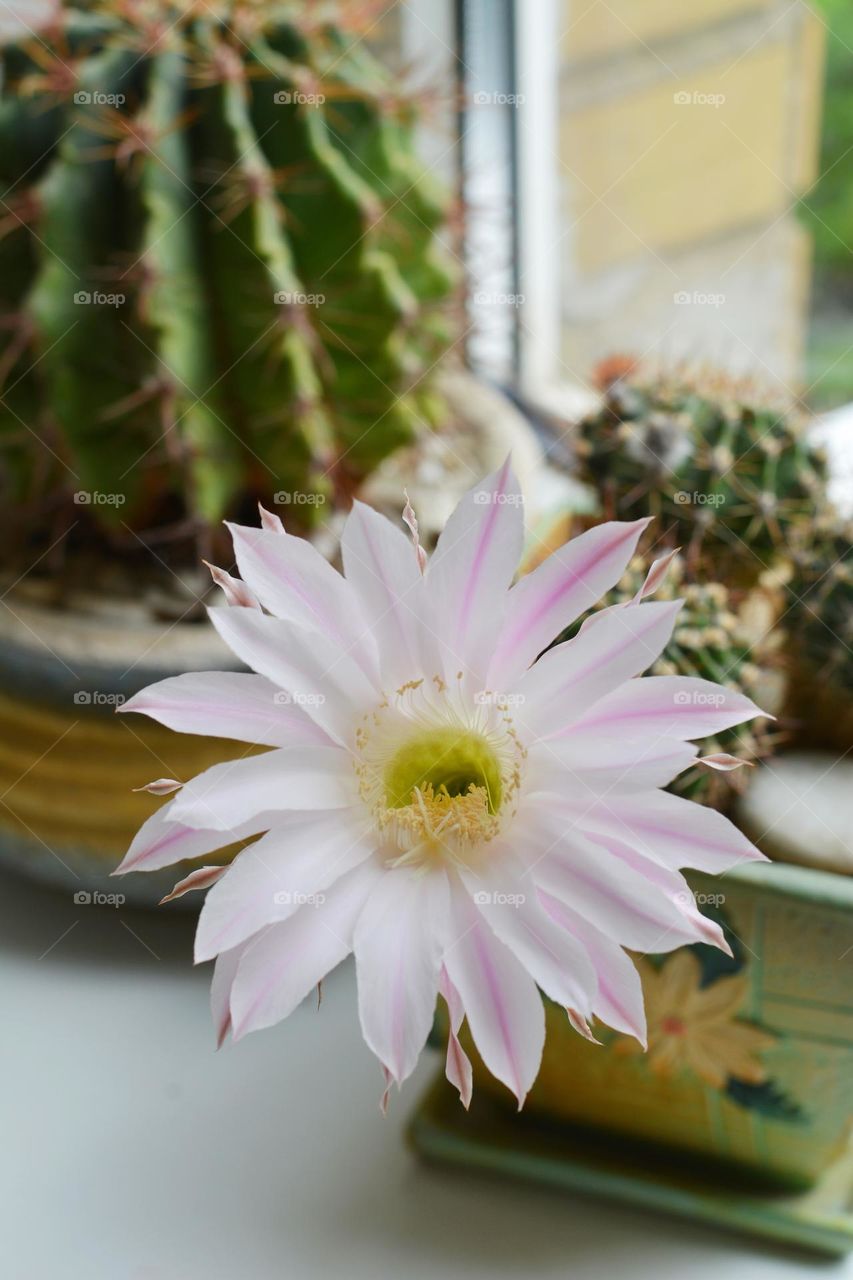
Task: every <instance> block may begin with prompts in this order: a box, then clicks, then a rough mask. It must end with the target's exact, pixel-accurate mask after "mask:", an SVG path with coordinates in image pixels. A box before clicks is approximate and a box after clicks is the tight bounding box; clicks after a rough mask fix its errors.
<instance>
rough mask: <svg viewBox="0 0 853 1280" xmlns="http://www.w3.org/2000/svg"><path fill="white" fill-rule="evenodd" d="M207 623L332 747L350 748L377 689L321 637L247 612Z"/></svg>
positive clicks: (215, 613)
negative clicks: (323, 733) (328, 737)
mask: <svg viewBox="0 0 853 1280" xmlns="http://www.w3.org/2000/svg"><path fill="white" fill-rule="evenodd" d="M208 612H209V614H210V620H211V622H212V623H213V625H214V626H215V627H216V630H217V631H218V632H219V634H220V635H221V636H222V639H223V640H224V641H225V643H226V644H227V645H228V646H229V648H230V649H232V650H233V652H234V653H236V655H237V657H238V658H240V659H241V661H243V662H245V663H246V665H247V666H249V667H252V668H253V669H254V670H255V671H258V672H260V674H261V675H263V676H266V677H267V678H268V679H269V680H272V682H273V683H274V684H276V685H277V686H278V687H279V689H281V690H282V691H283V692H286V693H289V694H290V696H291V699H292V701H293V704H294V705H296V706H297V707H298V708H299V709H300V710H302V711H304V712H305V713H306V715H307V716H309V717H310V719H311V720H313V721H314V722H315V724H318V725H319V726H320V727H321V728H322V729H324V730H325V731H326V733H328V734H329V735H331V737H333V738H334V739H335V741H337V742H340V743H347V744H349V743H350V741H351V738H352V734H353V731H354V726H355V725H356V724H358V722H359V720H360V719H361V717H362V715H364V713H365V712H366V711H367V710H368V708H372V707H374V706H375V705H376V702H377V696H378V692H379V690H378V685H376V684H374V683H372V682H371V681H370V680H369V679H368V678H367V676H366V675H365V674H364V672H363V671H362V670H361V668H360V667H358V666H356V664H355V663H354V662H353V661H352V660H351V659H350V658H348V657H347V656H346V653H344V652H343V651H342V650H341V649H340V648H338V646H337V645H336V644H335V643H334V642H333V641H332V640H329V639H327V638H326V637H325V636H322V635H319V634H318V633H316V632H313V631H306V630H304V628H302V627H297V626H294V625H293V623H290V622H283V621H281V619H279V618H267V617H265V616H264V615H262V614H260V613H255V612H254V611H252V610H248V609H210V610H209V611H208Z"/></svg>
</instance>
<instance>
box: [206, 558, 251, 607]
mask: <svg viewBox="0 0 853 1280" xmlns="http://www.w3.org/2000/svg"><path fill="white" fill-rule="evenodd" d="M203 563H204V564H206V565H207V567H208V569H209V570H210V576H211V578H212V579H213V581H214V582H215V583H216V585H217V587H219V590H220V591H221V592H222V594H223V595H224V596H225V603H226V604H227V605H228V606H229V608H231V609H260V607H261V602H260V600H259V599H258V597H257V596H256V595H255V593H254V591H252V589H251V588H250V587H247V586H246V583H245V582H242V581H241V580H240V579H239V578H234V577H232V575H231V574H230V573H228V572H227V570H225V569H220V568H219V567H218V565H215V564H211V563H210V562H209V561H208V560H205V561H203Z"/></svg>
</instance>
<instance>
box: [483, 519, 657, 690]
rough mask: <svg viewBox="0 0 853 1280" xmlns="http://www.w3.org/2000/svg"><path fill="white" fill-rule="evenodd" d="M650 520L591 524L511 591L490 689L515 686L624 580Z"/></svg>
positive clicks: (491, 667)
mask: <svg viewBox="0 0 853 1280" xmlns="http://www.w3.org/2000/svg"><path fill="white" fill-rule="evenodd" d="M648 523H649V521H648V520H647V519H646V520H634V521H631V522H630V523H624V522H621V521H611V522H609V523H607V524H601V525H597V526H596V527H595V528H594V529H588V530H587V532H586V533H582V534H581V535H580V536H579V537H577V538H573V539H572V540H571V542H567V543H566V545H565V546H563V547H560V548H559V550H557V551H554V552H553V553H552V554H551V555H550V556H549V557H548V559H547V560H545V561H544V562H543V563H542V564H540V565H538V566H537V568H535V569H534V570H533V572H532V573H528V574H527V575H526V576H525V577H523V578H522V579H521V580H520V581H519V582H517V583H516V584H515V586H514V587H512V589H511V590H510V593H509V596H508V597H507V611H506V619H505V621H504V626H503V630H502V632H501V635H500V639H499V641H498V646H497V649H496V650H495V654H494V657H493V658H492V662H491V665H490V667H489V674H488V677H487V683H488V686H489V688H490V689H494V690H503V689H507V688H511V687H512V685H513V684H514V682H515V681H516V680H518V679H519V678H520V676H521V675H522V674H523V673H524V672H525V671H526V670H527V668H528V667H529V666H530V665H531V664H532V663H533V662H535V661H536V659H537V658H538V656H539V654H540V653H542V651H543V650H544V649H546V648H547V647H548V645H549V644H551V642H552V641H553V640H555V639H556V638H557V636H558V635H559V634H560V632H561V631H564V630H565V628H566V627H568V626H570V625H571V624H572V623H573V622H574V621H575V619H576V618H578V617H579V616H580V614H582V613H584V612H585V611H586V610H587V609H591V608H593V606H594V605H596V604H598V602H599V600H600V599H601V598H602V596H603V595H604V594H605V593H606V592H608V591H609V590H610V589H611V587H613V586H615V584H616V583H617V582H618V581H619V579H620V578H621V576H622V574H623V573H624V572H625V569H626V568H627V566H628V563H629V562H630V559H631V557H632V556H633V554H634V552H635V550H636V548H637V543H638V541H639V539H640V535H641V534H642V532H643V530H644V529H645V528H646V526H647V525H648Z"/></svg>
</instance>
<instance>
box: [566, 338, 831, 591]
mask: <svg viewBox="0 0 853 1280" xmlns="http://www.w3.org/2000/svg"><path fill="white" fill-rule="evenodd" d="M600 381H601V383H602V389H603V391H604V403H603V405H602V408H601V409H600V411H599V412H597V413H596V414H594V415H592V416H590V417H588V418H586V419H585V420H583V421H582V422H581V423H580V424H579V425H578V428H577V433H576V446H577V454H578V459H579V465H580V471H581V475H582V478H584V479H585V480H587V481H588V482H589V483H591V484H592V485H593V486H594V487H595V488H596V490H597V491H598V493H599V494H600V496H601V500H602V504H603V507H604V509H605V514H606V515H615V516H618V517H620V518H632V517H636V516H641V515H647V514H649V513H650V512H651V513H652V514H653V515H655V516H656V517H657V522H656V526H655V537H656V538H660V537H661V536H662V535H663V536H667V537H668V538H669V540H670V541H671V542H673V543H677V544H680V545H681V546H683V547H684V548H685V554H686V556H687V558H688V560H689V562H690V563H691V565H695V564H696V563H697V561H698V560H699V559H701V557H702V556H703V555H704V554H706V553H707V556H708V566H707V567H708V571H709V572H710V573H711V574H712V575H713V576H714V577H722V578H723V579H724V580H725V581H727V582H738V583H743V584H749V583H751V582H753V581H755V580H756V579H757V578H758V576H759V575H760V574H761V572H762V571H763V570H764V569H765V568H766V567H768V566H769V565H770V564H771V563H772V561H773V560H774V558H775V557H776V555H777V554H778V553H779V552H780V551H784V550H785V549H786V548H787V547H788V546H789V538H790V533H791V530H792V528H793V527H795V526H797V525H802V524H803V523H804V522H807V521H809V520H811V519H812V518H813V512H814V508H815V503H816V501H817V500H818V498H819V496H820V495H821V494H822V492H823V487H824V483H825V464H824V459H823V457H822V454H821V453H820V451H819V450H818V449H816V448H815V447H813V446H812V445H810V444H809V443H808V442H807V441H806V439H805V438H804V435H803V428H802V426H801V424H800V423H799V422H798V421H797V420H796V418H795V415H794V414H792V413H791V412H789V411H786V410H781V409H779V408H776V407H772V406H766V405H765V404H764V403H763V402H762V401H761V400H760V399H756V398H754V397H753V396H752V395H751V394H750V392H749V391H748V390H747V389H745V388H744V387H741V386H740V385H739V384H737V383H733V382H731V381H730V380H728V379H727V378H725V377H723V376H720V375H716V376H714V377H711V376H708V375H706V376H704V377H703V378H702V379H701V380H698V381H691V380H690V379H688V378H687V377H685V376H682V375H681V374H675V375H673V376H664V375H660V376H655V377H650V378H646V377H645V376H644V375H643V374H642V372H641V371H638V370H636V369H635V368H634V366H633V363H632V362H631V361H627V360H626V361H618V360H611V361H607V362H606V363H605V364H604V365H603V366H602V369H601V378H600Z"/></svg>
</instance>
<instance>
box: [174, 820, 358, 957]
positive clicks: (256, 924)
mask: <svg viewBox="0 0 853 1280" xmlns="http://www.w3.org/2000/svg"><path fill="white" fill-rule="evenodd" d="M370 854H371V846H370V845H368V844H365V843H364V842H363V841H362V840H361V839H360V838H359V835H358V832H357V827H356V822H355V817H354V815H353V814H352V812H351V811H350V810H346V809H344V810H342V811H340V812H339V813H334V814H310V815H308V816H305V817H303V818H302V819H301V820H300V821H299V822H294V823H290V824H288V825H287V826H285V827H282V828H280V829H278V830H274V831H270V832H268V834H267V835H265V836H262V837H261V839H260V840H257V841H256V842H255V843H254V844H253V845H250V847H249V848H248V849H244V850H243V852H242V853H241V854H239V856H238V857H237V858H236V859H235V860H234V862H233V863H232V865H231V866H230V867H229V868H228V874H227V875H226V876H225V877H224V879H222V880H221V881H220V882H219V884H217V885H216V887H215V888H214V889H212V890H211V892H210V893H209V894H208V895H207V899H206V901H205V904H204V907H203V908H202V912H201V915H200V917H199V922H198V929H197V931H196V940H195V959H196V963H199V962H200V961H202V960H210V959H211V958H212V957H213V956H215V955H217V954H218V953H219V952H220V951H227V950H229V949H230V948H231V947H234V946H237V944H238V943H240V942H243V941H245V939H246V938H249V937H251V935H252V934H254V933H258V932H259V931H260V930H261V929H263V928H265V927H266V926H267V925H269V924H275V923H277V922H279V921H281V920H287V919H289V917H290V916H292V915H295V914H296V912H297V911H298V910H299V909H300V908H301V907H302V906H306V905H312V904H315V903H316V900H317V899H318V897H319V896H322V894H323V893H324V892H325V891H326V890H327V889H328V888H329V886H330V885H332V884H334V882H335V881H336V880H339V879H340V877H341V876H342V875H345V874H346V872H348V871H351V870H352V868H353V867H355V866H357V865H358V864H359V863H361V862H364V860H365V859H366V858H368V857H370Z"/></svg>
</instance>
